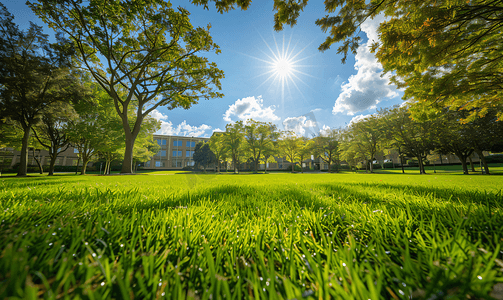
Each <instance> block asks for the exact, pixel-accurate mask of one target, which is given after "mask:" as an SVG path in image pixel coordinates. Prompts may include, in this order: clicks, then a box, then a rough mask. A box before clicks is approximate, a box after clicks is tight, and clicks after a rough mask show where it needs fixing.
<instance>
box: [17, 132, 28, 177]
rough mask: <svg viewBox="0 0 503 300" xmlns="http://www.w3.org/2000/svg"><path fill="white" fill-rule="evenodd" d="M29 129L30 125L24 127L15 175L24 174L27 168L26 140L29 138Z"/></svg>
mask: <svg viewBox="0 0 503 300" xmlns="http://www.w3.org/2000/svg"><path fill="white" fill-rule="evenodd" d="M30 131H31V128H30V127H28V128H24V132H23V142H22V146H21V153H20V155H19V158H20V159H19V169H18V171H17V176H26V171H27V170H28V140H29V139H30Z"/></svg>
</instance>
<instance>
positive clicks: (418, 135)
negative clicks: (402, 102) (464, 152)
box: [379, 106, 439, 174]
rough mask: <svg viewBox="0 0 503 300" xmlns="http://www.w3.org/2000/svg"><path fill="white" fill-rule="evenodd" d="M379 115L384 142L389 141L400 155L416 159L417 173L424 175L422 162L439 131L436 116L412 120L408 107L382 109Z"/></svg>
mask: <svg viewBox="0 0 503 300" xmlns="http://www.w3.org/2000/svg"><path fill="white" fill-rule="evenodd" d="M379 114H380V115H382V118H383V119H384V121H385V122H386V125H385V126H383V129H384V131H385V133H386V140H390V141H391V145H392V146H393V147H395V148H397V149H399V150H400V153H404V154H407V155H409V156H412V157H414V158H416V159H417V161H418V164H419V173H420V174H426V172H425V170H424V160H425V159H426V157H427V156H428V154H429V153H430V151H432V150H434V149H435V136H436V135H437V133H438V129H439V128H438V122H437V121H436V120H435V119H436V115H435V114H432V115H431V116H426V115H424V116H423V117H422V118H421V119H416V120H414V119H413V118H412V116H411V115H410V112H409V110H408V106H401V107H400V106H395V107H393V108H392V109H382V110H380V111H379Z"/></svg>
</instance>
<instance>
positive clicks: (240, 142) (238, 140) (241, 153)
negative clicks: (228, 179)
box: [224, 121, 246, 173]
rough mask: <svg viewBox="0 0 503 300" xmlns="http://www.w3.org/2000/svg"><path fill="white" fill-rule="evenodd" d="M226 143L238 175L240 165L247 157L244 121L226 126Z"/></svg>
mask: <svg viewBox="0 0 503 300" xmlns="http://www.w3.org/2000/svg"><path fill="white" fill-rule="evenodd" d="M224 141H225V143H226V144H227V145H228V147H229V154H230V157H231V159H232V164H233V166H234V173H238V172H239V171H238V168H239V164H240V162H241V160H242V158H243V157H245V155H246V148H245V143H246V140H245V137H244V125H243V121H237V122H235V123H231V124H227V125H226V126H225V135H224Z"/></svg>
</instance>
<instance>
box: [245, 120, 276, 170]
mask: <svg viewBox="0 0 503 300" xmlns="http://www.w3.org/2000/svg"><path fill="white" fill-rule="evenodd" d="M275 131H277V127H276V125H274V124H272V123H265V122H258V121H254V120H252V119H249V120H247V121H246V124H245V125H244V133H245V135H244V137H245V140H246V148H247V151H248V153H249V154H250V157H251V160H252V162H253V165H254V172H255V173H257V172H258V164H259V161H260V157H261V156H262V153H263V152H264V151H267V150H268V149H270V148H271V147H273V141H272V138H271V137H272V136H273V132H275Z"/></svg>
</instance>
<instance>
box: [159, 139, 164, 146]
mask: <svg viewBox="0 0 503 300" xmlns="http://www.w3.org/2000/svg"><path fill="white" fill-rule="evenodd" d="M157 144H159V146H166V140H163V139H158V140H157Z"/></svg>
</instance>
